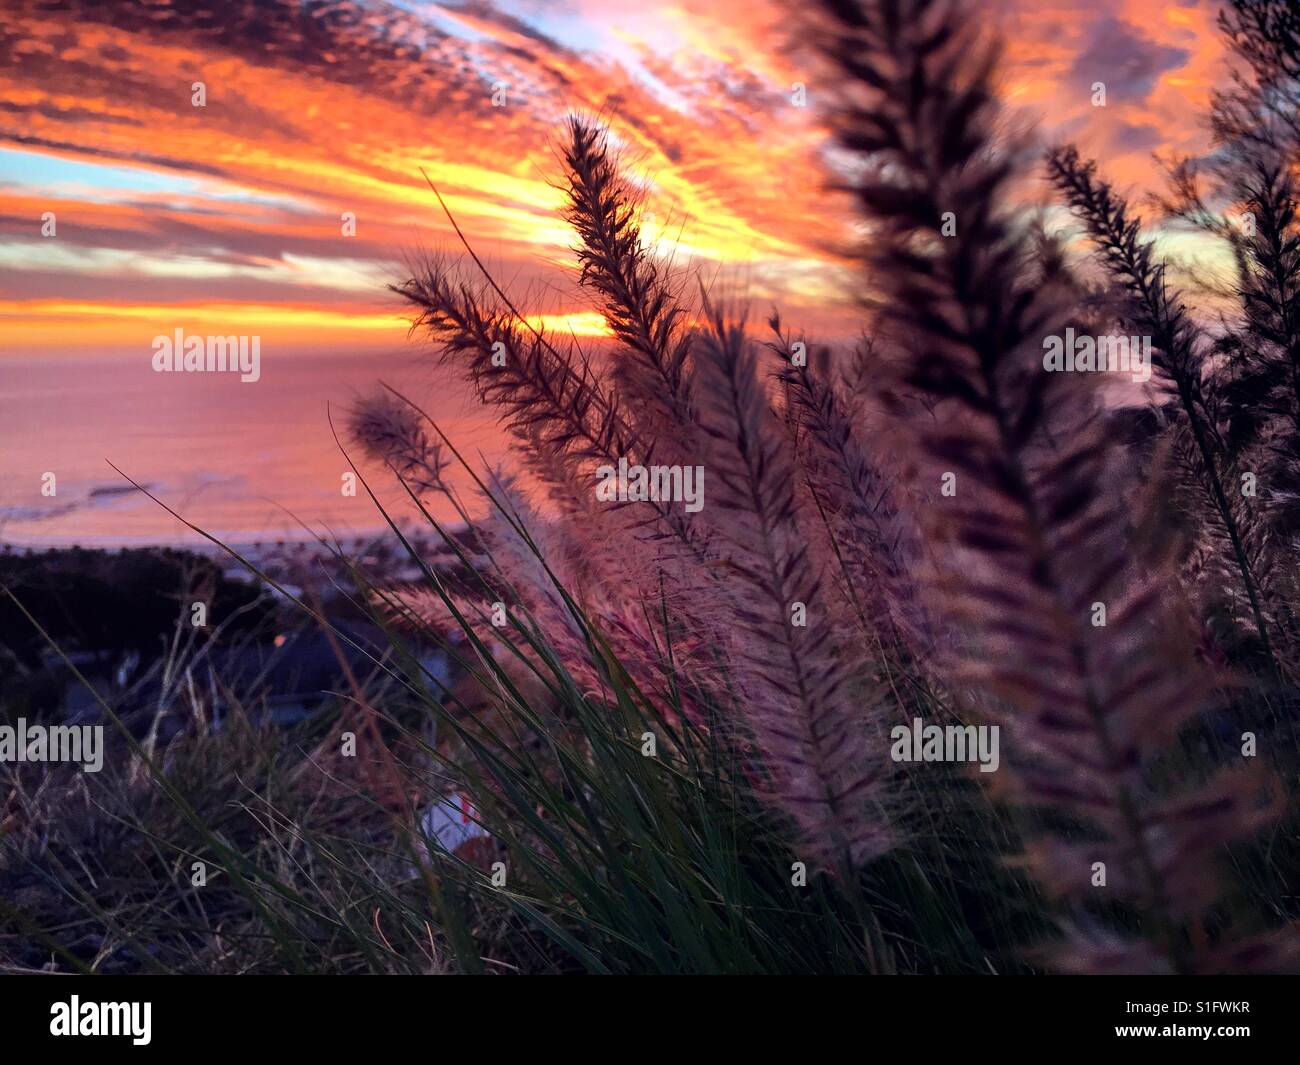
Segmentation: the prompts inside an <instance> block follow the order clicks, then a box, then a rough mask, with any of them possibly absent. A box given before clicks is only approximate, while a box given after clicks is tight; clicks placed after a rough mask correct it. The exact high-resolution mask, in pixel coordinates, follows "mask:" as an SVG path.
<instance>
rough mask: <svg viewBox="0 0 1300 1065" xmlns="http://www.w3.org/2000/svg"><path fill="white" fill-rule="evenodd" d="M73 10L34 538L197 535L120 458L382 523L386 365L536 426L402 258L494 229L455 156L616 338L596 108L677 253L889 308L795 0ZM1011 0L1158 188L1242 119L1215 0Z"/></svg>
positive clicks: (1, 175) (11, 337)
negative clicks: (366, 483) (497, 388)
mask: <svg viewBox="0 0 1300 1065" xmlns="http://www.w3.org/2000/svg"><path fill="white" fill-rule="evenodd" d="M45 6H46V5H42V4H40V3H35V2H24V0H0V11H2V12H3V17H2V18H0V459H2V460H3V461H0V474H3V476H0V538H3V539H10V540H13V541H15V542H27V543H51V542H95V541H99V542H141V541H144V542H153V541H157V540H159V539H169V538H171V537H173V536H184V535H187V534H184V531H183V530H180V529H179V528H178V527H177V526H176V524H175V522H174V521H173V520H172V519H170V518H167V517H166V516H165V514H164V513H163V512H161V511H160V509H159V508H158V507H157V506H156V505H155V504H153V503H151V502H149V501H147V500H144V499H143V498H142V497H138V496H132V495H126V494H123V493H122V492H121V489H122V484H123V482H122V481H121V478H120V477H119V476H118V475H117V474H115V473H114V472H113V471H112V469H111V468H110V467H109V466H108V465H107V462H108V461H112V462H114V463H115V464H116V465H117V466H119V467H120V468H121V469H123V470H126V471H127V472H129V473H130V474H131V475H132V476H133V477H135V478H137V479H138V480H140V481H141V482H142V483H146V484H149V485H150V486H152V487H153V488H154V489H155V490H156V491H158V492H159V493H160V494H161V495H162V496H163V497H164V498H166V499H167V500H169V501H170V502H171V503H173V504H174V505H177V506H179V507H182V509H184V510H185V512H186V514H187V515H188V516H191V517H192V518H194V520H196V521H199V522H201V523H204V524H205V527H212V528H214V529H215V530H216V531H218V532H221V533H225V534H229V535H240V536H246V537H253V536H259V535H270V534H271V533H272V531H273V530H274V531H276V532H277V533H282V532H283V530H284V529H285V528H286V525H287V526H289V527H292V524H293V523H292V522H291V521H287V519H285V518H284V517H283V514H281V510H284V509H290V508H291V509H292V510H293V512H294V513H295V514H301V515H302V517H303V520H312V519H317V518H320V519H322V520H327V521H329V522H331V523H337V524H339V525H341V526H350V527H352V528H359V527H364V526H367V525H369V526H373V525H374V523H375V521H376V515H375V513H374V511H373V508H372V507H371V505H370V504H369V502H368V501H366V500H364V498H363V499H361V500H359V501H358V500H341V499H340V496H339V490H338V484H339V468H340V466H341V465H342V460H341V456H340V454H339V450H338V445H337V444H336V442H335V441H334V439H333V435H332V431H331V429H330V425H329V419H328V417H327V409H333V408H334V406H335V405H338V404H340V403H342V404H346V403H347V402H348V401H349V399H350V398H351V397H353V396H354V395H356V394H358V393H360V392H362V391H364V390H365V388H366V387H368V386H369V385H371V384H372V383H373V382H374V381H375V380H376V379H378V378H381V377H382V378H385V379H387V380H390V381H397V382H398V383H399V384H400V383H406V382H409V383H410V384H411V387H412V388H414V389H415V390H416V393H417V395H418V396H419V398H420V399H421V400H426V399H427V400H430V401H431V402H432V403H433V406H434V411H435V414H436V415H437V416H438V418H439V419H440V420H441V421H443V422H444V423H445V424H446V425H448V426H449V427H451V428H452V429H454V430H455V431H456V433H457V440H458V442H460V443H465V444H469V445H472V446H473V447H475V448H477V449H478V453H480V454H482V455H483V456H484V457H485V458H486V459H488V460H492V456H493V455H494V454H495V451H494V448H498V447H499V446H500V444H501V439H500V435H499V434H495V435H493V434H492V433H491V432H490V431H488V429H485V428H484V419H485V417H486V415H485V412H483V411H482V410H481V409H475V408H474V407H473V405H472V404H470V403H469V402H468V401H467V400H466V399H465V397H464V395H463V394H461V393H458V392H457V391H456V389H454V388H449V387H447V386H445V385H436V384H434V383H432V382H430V381H429V380H428V379H427V377H426V376H425V375H426V373H427V371H426V369H425V367H426V366H427V361H428V360H427V358H426V357H425V355H424V354H422V349H421V348H419V347H418V345H417V344H416V342H415V341H414V340H411V339H408V337H407V323H406V319H405V318H404V314H405V310H404V308H403V307H401V306H400V305H399V303H398V302H397V300H396V298H395V297H393V296H392V295H391V294H389V293H388V292H387V291H386V289H385V285H386V283H388V282H391V281H395V280H398V279H400V278H401V276H402V270H403V262H404V261H405V260H409V258H410V257H411V256H412V255H415V254H418V253H421V252H426V251H427V252H444V253H459V248H458V246H457V244H456V242H455V239H454V236H453V234H452V232H451V229H450V227H449V225H448V223H447V221H446V219H445V217H444V216H443V215H442V213H441V211H440V210H439V209H438V206H437V203H436V201H435V199H434V197H433V195H432V193H431V192H430V190H429V188H428V186H427V185H426V183H425V180H424V178H423V177H422V176H421V171H422V170H423V171H424V173H427V174H428V176H429V178H430V180H431V181H432V182H434V183H435V184H436V185H437V187H438V188H439V189H440V191H441V192H442V194H443V196H444V197H445V199H446V201H447V203H448V205H449V207H450V209H451V211H452V212H453V213H454V215H455V217H456V218H457V219H458V221H459V223H460V225H461V226H462V228H463V229H464V231H465V232H466V234H467V236H468V238H469V240H470V241H471V242H472V244H473V246H474V247H475V249H476V250H477V252H478V253H479V254H480V255H481V256H482V258H483V259H484V260H485V261H486V262H487V263H488V264H489V265H490V266H491V268H492V270H493V272H494V273H495V275H496V276H497V278H498V280H500V281H501V282H502V283H503V284H504V285H505V286H506V287H508V288H509V290H510V291H511V293H512V295H513V296H514V297H515V299H516V302H517V303H518V304H519V305H520V306H521V307H523V308H524V309H525V310H526V312H527V313H529V314H533V315H537V316H540V317H541V320H542V321H543V322H545V323H546V324H548V325H550V326H553V327H555V328H558V329H561V330H563V331H566V332H567V331H570V330H571V331H573V332H574V333H577V334H580V335H581V334H587V335H597V334H599V333H600V332H601V330H602V329H603V325H602V323H601V322H600V319H599V316H598V315H596V314H595V313H594V311H593V305H592V303H591V301H590V299H589V297H588V296H587V294H586V293H584V292H581V291H578V290H577V289H576V287H575V285H574V276H575V267H574V255H573V253H572V251H571V244H572V237H571V234H570V233H569V231H568V230H567V228H566V227H565V225H564V224H563V222H562V220H561V219H560V218H559V217H558V215H557V208H558V207H559V206H560V205H561V202H562V197H561V194H560V192H559V191H558V190H557V188H556V187H555V184H554V182H555V181H556V180H557V178H558V172H559V167H558V164H557V160H556V157H555V150H556V142H557V138H558V136H559V133H560V124H561V122H562V121H563V119H564V117H565V116H566V115H567V114H569V113H571V112H574V111H581V112H588V113H595V114H599V115H601V116H604V117H605V119H606V120H607V122H608V123H609V125H610V127H611V128H612V130H613V134H614V136H615V138H616V140H617V142H618V143H619V145H620V146H621V147H622V148H623V149H624V150H625V153H626V154H625V157H626V159H627V160H628V161H629V162H630V164H631V165H632V166H633V168H634V170H635V173H636V175H637V177H638V180H639V181H640V182H641V183H642V184H643V191H644V197H645V201H644V209H645V211H646V212H647V213H646V216H645V218H644V220H643V221H644V226H643V230H644V232H645V233H646V234H647V235H648V237H649V238H650V239H652V240H654V241H655V242H656V246H657V248H658V249H659V251H660V252H661V254H662V255H663V256H664V257H669V256H671V257H672V259H673V261H674V262H675V263H677V264H679V265H687V266H690V267H692V268H694V269H697V270H699V271H700V272H701V274H702V275H703V276H704V278H705V279H706V280H708V281H709V282H711V283H713V284H717V285H722V286H725V287H726V291H728V292H729V293H732V294H740V295H743V296H746V297H748V299H749V300H750V301H751V304H752V305H754V306H755V307H756V309H759V310H762V311H765V310H766V309H767V307H768V305H770V304H772V303H776V304H778V305H779V306H780V307H781V310H782V312H783V316H784V318H785V320H786V321H787V322H789V323H791V324H792V325H794V326H796V327H798V328H806V329H807V330H809V331H810V333H814V334H816V335H819V336H822V337H827V338H829V337H830V336H832V335H840V336H843V335H848V334H850V333H854V332H856V330H857V322H858V317H857V315H856V313H855V311H854V304H853V299H854V296H855V294H860V288H857V289H856V290H855V286H858V284H859V283H858V282H857V281H856V280H855V276H854V272H853V268H852V266H851V264H849V263H847V262H845V261H842V260H841V259H839V258H838V257H837V249H839V248H842V247H844V241H845V239H846V237H847V236H849V235H850V234H851V229H850V225H849V216H848V213H847V211H846V210H845V207H844V205H843V204H842V203H841V202H840V201H839V200H838V199H837V198H836V195H835V194H833V193H831V192H829V191H828V180H829V174H830V169H829V166H828V153H827V148H826V143H827V142H826V137H825V135H824V133H823V132H822V131H821V130H820V128H819V126H818V119H817V107H818V104H819V102H820V101H824V100H825V98H826V95H827V90H828V89H829V87H827V86H821V85H819V84H818V82H817V74H816V71H815V69H814V68H813V67H812V66H811V65H809V64H808V63H807V62H806V60H805V59H804V58H803V57H802V55H801V52H800V48H799V45H798V42H797V40H793V39H791V35H792V31H791V29H790V26H791V25H792V23H791V19H790V18H789V17H788V15H787V14H785V13H783V9H782V8H781V7H779V6H778V5H776V4H773V3H770V2H769V0H707V2H706V0H678V2H673V3H657V2H655V0H643V2H640V3H635V4H633V3H626V2H625V3H611V2H607V0H519V2H501V3H489V2H486V0H470V2H468V3H445V4H431V3H417V2H402V3H392V2H370V3H358V2H348V0H339V2H319V3H296V2H290V0H278V2H272V0H268V2H264V3H250V2H238V0H235V2H222V3H193V2H174V3H168V2H165V0H155V2H136V3H131V2H127V0H115V2H113V3H103V2H101V0H70V2H68V3H65V4H61V5H58V6H59V7H60V8H61V10H59V11H58V12H57V13H50V12H48V11H45V10H43V8H44V7H45ZM49 6H51V7H52V6H55V5H49ZM985 10H986V13H987V19H988V20H989V23H990V26H991V27H993V28H996V29H997V30H999V31H1000V32H1001V34H1002V36H1003V37H1004V38H1005V40H1006V51H1007V61H1006V63H1005V64H1004V68H1003V74H1002V90H1003V92H1004V95H1005V97H1006V99H1007V101H1008V102H1009V104H1010V105H1011V111H1010V119H1011V121H1013V122H1015V123H1016V124H1017V125H1018V126H1020V127H1022V128H1031V127H1032V128H1035V129H1037V130H1038V131H1039V133H1040V135H1041V137H1042V139H1043V140H1044V141H1047V140H1049V139H1053V140H1054V139H1062V138H1069V139H1073V140H1076V141H1078V142H1079V143H1080V144H1081V146H1082V147H1083V148H1084V150H1085V151H1086V152H1088V153H1090V154H1092V155H1095V156H1096V157H1097V158H1098V159H1099V160H1100V161H1101V163H1102V165H1103V167H1104V169H1105V171H1106V173H1107V175H1108V176H1110V177H1112V178H1114V179H1116V180H1117V181H1118V182H1120V183H1121V185H1124V186H1128V187H1130V188H1133V189H1134V191H1136V192H1138V193H1141V192H1143V191H1146V190H1150V189H1152V188H1154V187H1155V186H1156V185H1157V184H1158V183H1159V174H1158V168H1157V167H1156V166H1155V165H1154V164H1153V161H1152V153H1193V154H1195V153H1201V152H1204V151H1205V150H1206V149H1207V147H1208V144H1207V139H1206V134H1205V131H1204V129H1203V128H1202V125H1201V116H1202V115H1203V113H1204V105H1205V103H1206V100H1207V98H1208V96H1209V93H1210V92H1211V90H1212V88H1213V87H1214V86H1215V85H1216V84H1222V83H1223V81H1224V79H1225V75H1226V66H1225V62H1224V56H1223V54H1222V50H1221V46H1220V42H1219V38H1218V34H1217V32H1216V31H1215V28H1214V23H1215V18H1216V12H1217V8H1216V7H1215V6H1214V5H1213V4H1211V3H1209V2H1202V3H1190V4H1177V3H1165V4H1160V3H1153V2H1151V0H1088V2H1086V3H1085V2H1082V0H1077V2H1067V0H1001V2H1000V3H989V4H988V5H987V6H986V8H985ZM1098 81H1100V82H1104V83H1105V86H1106V106H1105V107H1094V106H1093V105H1092V92H1093V90H1092V86H1093V84H1094V83H1095V82H1098ZM195 82H202V83H203V87H204V92H205V95H206V105H205V106H202V107H196V106H194V103H193V98H194V89H193V85H194V83H195ZM796 83H799V84H802V85H804V86H805V94H806V104H807V106H803V107H801V106H797V105H796V101H795V98H794V93H793V87H794V86H795V85H796ZM494 94H495V95H496V101H497V102H498V103H500V104H502V106H495V105H494ZM1027 195H1028V196H1029V199H1028V201H1027V205H1028V206H1029V207H1030V208H1032V207H1033V206H1034V204H1035V202H1036V201H1035V200H1034V199H1033V193H1032V191H1031V192H1030V193H1028V194H1027ZM347 212H350V213H351V214H352V215H354V216H355V219H356V232H355V236H347V235H345V234H344V232H343V221H342V216H343V215H344V214H345V213H347ZM49 213H52V214H53V216H54V219H55V231H54V235H53V236H48V237H47V236H43V235H42V220H43V218H44V217H45V216H46V215H47V214H49ZM178 328H180V329H183V330H185V331H186V332H187V333H189V334H205V333H215V334H222V335H232V334H233V335H247V336H258V337H260V339H261V361H262V378H261V381H260V382H259V383H258V384H256V385H245V384H241V383H239V382H238V380H231V381H220V382H218V381H214V380H211V379H210V378H211V375H199V376H200V377H202V378H204V380H201V381H183V380H179V379H177V378H178V376H179V375H171V374H167V375H164V374H155V373H152V372H151V370H150V364H149V360H150V359H151V356H152V354H153V349H152V347H151V341H152V338H153V337H155V336H157V335H159V334H163V335H167V336H170V335H172V334H173V332H174V330H176V329H178ZM340 355H343V356H345V358H342V359H341V358H338V357H337V356H340ZM349 360H350V361H349ZM421 360H423V361H421ZM169 379H170V380H169ZM489 428H490V426H489ZM232 442H233V444H232ZM46 473H56V474H57V475H58V477H59V495H58V497H57V499H55V498H47V497H46V496H45V495H42V492H41V485H42V483H43V482H42V478H43V476H44V474H46ZM277 508H279V509H277ZM295 520H296V519H295Z"/></svg>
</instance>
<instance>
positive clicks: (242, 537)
mask: <svg viewBox="0 0 1300 1065" xmlns="http://www.w3.org/2000/svg"><path fill="white" fill-rule="evenodd" d="M150 356H151V352H148V351H146V352H135V353H132V354H130V355H122V354H105V355H101V356H95V357H88V356H80V355H77V356H73V355H66V356H50V357H44V358H33V357H28V356H5V355H0V542H3V543H11V544H16V545H29V546H40V545H68V544H81V545H83V546H122V545H138V544H194V543H201V542H203V541H202V538H201V537H200V536H199V535H198V534H196V533H194V532H192V531H190V530H188V529H186V528H185V526H184V525H183V524H181V523H180V522H178V521H177V520H176V519H175V518H173V517H172V516H171V515H169V514H168V513H167V512H166V511H165V510H164V509H163V508H162V507H160V506H159V505H158V504H157V503H155V502H154V501H152V500H150V499H149V498H147V497H146V496H144V495H143V494H142V493H140V492H139V491H137V490H135V489H133V488H132V487H131V485H130V484H129V483H128V482H127V481H126V480H125V479H123V477H122V476H121V475H119V474H118V473H116V472H115V471H114V470H113V469H112V467H111V466H110V465H109V462H112V463H114V464H115V465H116V466H118V467H119V468H120V469H121V470H122V472H123V473H125V474H127V475H128V476H130V477H131V478H133V479H134V480H136V481H138V482H139V483H140V484H141V485H144V486H146V487H148V489H149V490H150V491H151V492H153V493H154V494H155V495H157V496H158V497H159V498H160V499H161V500H163V501H164V502H165V503H167V505H168V506H170V507H171V508H172V509H174V510H176V511H177V512H178V513H179V514H181V515H182V516H184V517H185V518H186V519H187V520H189V521H191V522H193V523H194V524H195V525H197V526H199V527H201V528H203V529H205V530H206V531H208V532H210V533H212V534H213V535H214V536H217V537H219V538H221V539H223V540H228V541H234V542H238V543H252V542H254V541H258V540H262V541H273V540H277V539H288V540H300V539H307V538H310V537H311V536H312V535H313V534H319V533H327V534H330V535H335V536H339V537H344V536H355V535H363V534H365V533H367V532H370V531H373V530H377V529H379V528H382V526H383V519H382V517H381V516H380V515H379V513H378V511H377V509H376V507H375V505H374V503H373V502H372V500H371V499H370V498H369V496H368V495H367V494H366V491H365V488H364V487H362V486H360V485H358V488H357V494H356V496H355V497H347V496H344V495H343V493H342V491H341V488H342V484H343V481H342V474H343V473H344V472H346V471H348V470H349V469H350V467H349V465H348V462H347V459H346V458H345V457H344V455H343V453H342V452H341V451H340V448H339V445H338V443H336V441H335V438H334V435H333V432H332V431H331V427H330V416H331V413H332V415H333V420H334V425H335V427H336V428H337V429H338V432H339V436H340V438H343V439H344V440H345V446H348V445H347V444H346V439H345V425H346V413H345V412H346V408H347V407H348V406H349V405H350V404H351V403H352V402H354V401H355V400H356V399H357V398H358V397H359V396H360V395H363V394H365V393H368V392H370V391H373V390H375V389H376V388H377V382H378V381H380V380H383V381H386V382H387V383H388V384H390V385H392V386H393V387H395V388H398V389H400V390H401V391H402V392H403V393H404V394H405V395H407V396H409V397H410V398H411V399H412V400H414V401H415V402H417V403H419V404H420V405H421V406H422V407H423V408H424V409H425V410H426V411H427V412H428V413H429V414H430V415H431V416H432V417H433V418H435V419H436V420H437V422H438V424H439V425H440V427H441V428H442V429H443V430H444V432H446V433H447V435H448V437H449V438H450V439H451V440H452V442H453V443H454V444H455V446H456V448H457V449H458V450H459V451H460V452H461V453H462V455H463V456H464V457H465V459H466V460H467V461H469V462H471V463H474V464H476V465H478V466H479V467H480V468H481V466H482V463H483V462H484V461H487V462H492V463H495V462H499V461H500V460H501V458H502V457H503V454H504V439H503V437H502V435H501V433H500V431H499V430H498V429H496V428H495V426H494V423H493V420H492V418H491V416H490V414H489V413H488V412H485V411H484V410H483V409H482V408H481V406H480V405H479V404H478V402H477V401H476V400H474V399H473V398H472V397H470V396H469V394H468V392H467V391H466V390H465V389H464V388H463V387H461V386H459V385H458V384H457V383H455V382H454V381H452V380H451V379H450V378H449V377H448V376H447V374H446V373H445V372H444V371H440V370H437V369H436V368H434V367H432V366H431V365H429V364H428V362H427V357H421V356H418V355H416V354H413V353H410V352H403V353H398V354H393V353H391V352H389V353H385V354H326V355H321V354H319V353H296V354H295V353H286V352H282V351H281V352H270V353H268V352H266V351H263V352H262V356H261V379H260V380H258V381H256V382H249V383H244V382H241V381H240V380H239V375H238V374H231V373H156V372H154V370H153V369H152V367H151V365H150ZM349 451H350V452H352V453H353V459H354V461H355V462H356V463H357V466H358V468H359V469H360V470H361V471H362V473H363V474H364V475H365V477H366V479H367V480H368V481H369V483H370V484H371V486H372V488H375V489H376V494H377V495H378V496H379V497H380V499H381V500H382V501H383V502H384V503H385V505H387V506H391V507H393V508H394V509H395V510H396V512H397V513H398V514H399V515H410V514H412V513H413V512H414V511H413V507H412V505H411V503H410V501H409V499H408V497H407V496H406V495H405V493H404V492H403V490H402V489H401V487H400V486H398V485H396V484H395V482H394V480H393V478H392V476H391V475H390V474H388V473H387V472H386V471H384V470H382V469H381V468H379V467H378V466H376V465H375V464H374V463H371V462H369V461H367V460H365V459H364V458H363V457H362V456H360V455H359V454H357V453H355V452H356V449H355V448H352V447H350V446H349ZM50 473H52V474H54V477H55V480H54V482H53V485H54V491H55V494H54V495H52V496H50V495H45V494H43V493H42V486H43V485H47V484H49V483H50V482H49V479H48V478H47V477H46V476H45V475H46V474H50ZM452 483H453V484H456V485H460V486H462V487H463V486H467V485H469V484H471V483H472V480H471V478H470V476H469V474H468V473H467V472H464V471H462V470H459V469H457V470H456V471H455V473H454V474H453V477H452ZM434 513H435V515H436V516H438V517H439V518H440V519H443V518H448V517H450V515H451V508H450V506H449V505H448V504H446V503H445V501H444V502H443V504H442V506H441V507H436V508H434ZM309 530H310V531H309Z"/></svg>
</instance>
